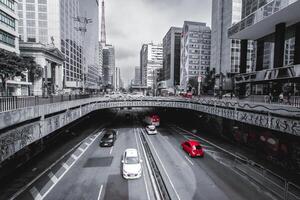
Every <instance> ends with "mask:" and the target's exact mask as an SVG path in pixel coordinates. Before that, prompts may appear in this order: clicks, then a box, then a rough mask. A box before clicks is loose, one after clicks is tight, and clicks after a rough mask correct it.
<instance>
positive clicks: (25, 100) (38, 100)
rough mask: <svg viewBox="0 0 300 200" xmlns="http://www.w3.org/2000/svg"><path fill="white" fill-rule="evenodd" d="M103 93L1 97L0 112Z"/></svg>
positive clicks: (98, 95)
mask: <svg viewBox="0 0 300 200" xmlns="http://www.w3.org/2000/svg"><path fill="white" fill-rule="evenodd" d="M100 96H102V95H101V94H96V95H92V94H84V95H55V96H49V97H40V96H28V97H19V96H14V97H0V112H5V111H11V110H16V109H18V108H26V107H30V106H38V105H44V104H50V103H58V102H64V101H73V100H77V99H86V98H92V97H100Z"/></svg>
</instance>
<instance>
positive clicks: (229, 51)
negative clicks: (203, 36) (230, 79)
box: [210, 0, 253, 75]
mask: <svg viewBox="0 0 300 200" xmlns="http://www.w3.org/2000/svg"><path fill="white" fill-rule="evenodd" d="M241 9H242V0H223V1H219V0H213V1H212V10H213V11H214V12H212V27H211V59H210V61H211V62H210V67H211V69H212V68H215V70H216V73H217V74H219V73H220V71H221V72H222V73H223V75H226V74H228V73H238V72H239V60H240V57H239V56H240V41H239V40H232V39H230V38H229V37H228V31H227V30H228V28H229V27H230V26H231V25H232V24H233V23H236V22H238V21H240V20H241ZM252 54H253V45H252V43H249V47H248V55H249V56H248V66H247V70H248V71H251V67H252V64H253V62H252V61H253V57H252Z"/></svg>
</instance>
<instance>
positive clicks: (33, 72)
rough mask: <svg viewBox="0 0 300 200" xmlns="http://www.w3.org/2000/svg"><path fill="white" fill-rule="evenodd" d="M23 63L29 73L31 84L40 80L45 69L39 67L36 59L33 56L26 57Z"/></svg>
mask: <svg viewBox="0 0 300 200" xmlns="http://www.w3.org/2000/svg"><path fill="white" fill-rule="evenodd" d="M22 58H23V61H24V62H23V63H24V65H25V68H26V69H27V71H28V78H29V81H30V82H34V81H36V80H39V79H40V78H41V77H42V76H43V68H42V67H41V66H40V65H38V64H37V63H36V62H35V60H34V58H33V57H31V56H26V57H25V56H24V57H22Z"/></svg>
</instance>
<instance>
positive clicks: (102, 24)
mask: <svg viewBox="0 0 300 200" xmlns="http://www.w3.org/2000/svg"><path fill="white" fill-rule="evenodd" d="M101 44H102V45H105V44H106V30H105V6H104V0H102V18H101Z"/></svg>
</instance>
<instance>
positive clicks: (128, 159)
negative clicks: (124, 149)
mask: <svg viewBox="0 0 300 200" xmlns="http://www.w3.org/2000/svg"><path fill="white" fill-rule="evenodd" d="M125 163H126V164H138V163H139V158H138V157H126V159H125Z"/></svg>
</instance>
